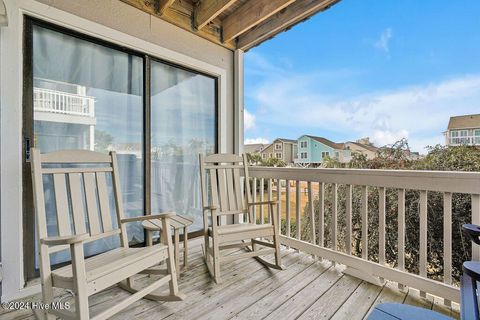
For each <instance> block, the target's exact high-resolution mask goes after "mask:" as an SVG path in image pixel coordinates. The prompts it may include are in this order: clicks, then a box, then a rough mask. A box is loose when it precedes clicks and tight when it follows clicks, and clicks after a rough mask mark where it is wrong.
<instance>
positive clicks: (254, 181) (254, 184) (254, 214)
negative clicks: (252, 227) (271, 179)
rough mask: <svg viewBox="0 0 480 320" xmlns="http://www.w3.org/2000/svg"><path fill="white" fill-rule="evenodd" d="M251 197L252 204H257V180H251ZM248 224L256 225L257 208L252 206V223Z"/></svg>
mask: <svg viewBox="0 0 480 320" xmlns="http://www.w3.org/2000/svg"><path fill="white" fill-rule="evenodd" d="M252 197H253V202H254V203H255V202H257V178H253V187H252ZM250 223H257V206H253V221H250Z"/></svg>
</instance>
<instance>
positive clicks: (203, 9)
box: [195, 0, 237, 30]
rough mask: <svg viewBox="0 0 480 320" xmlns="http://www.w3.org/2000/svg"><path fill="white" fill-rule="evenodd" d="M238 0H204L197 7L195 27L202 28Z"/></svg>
mask: <svg viewBox="0 0 480 320" xmlns="http://www.w3.org/2000/svg"><path fill="white" fill-rule="evenodd" d="M236 1H237V0H202V1H201V2H200V4H199V5H198V7H197V8H196V9H195V27H196V28H197V29H199V30H200V29H202V28H203V27H205V26H206V25H207V24H208V23H209V22H210V21H212V20H213V19H215V18H216V17H217V16H218V15H219V14H220V13H222V12H223V11H225V10H226V9H227V8H229V7H230V6H231V5H232V4H234V3H235V2H236Z"/></svg>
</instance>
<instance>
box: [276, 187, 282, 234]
mask: <svg viewBox="0 0 480 320" xmlns="http://www.w3.org/2000/svg"><path fill="white" fill-rule="evenodd" d="M277 201H278V204H277V223H278V233H281V232H282V180H281V179H277Z"/></svg>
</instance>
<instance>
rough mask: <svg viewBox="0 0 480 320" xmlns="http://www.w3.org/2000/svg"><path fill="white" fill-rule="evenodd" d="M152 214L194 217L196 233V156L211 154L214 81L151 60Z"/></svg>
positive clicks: (198, 224) (198, 225) (199, 212)
mask: <svg viewBox="0 0 480 320" xmlns="http://www.w3.org/2000/svg"><path fill="white" fill-rule="evenodd" d="M150 90H151V123H150V126H151V181H152V182H151V183H152V190H151V203H152V213H158V212H164V211H174V212H176V213H177V214H184V215H189V216H191V217H193V218H194V225H193V226H192V227H191V230H190V231H194V230H200V229H201V228H203V224H202V210H201V199H200V184H199V178H200V176H199V169H198V155H199V153H203V154H211V153H214V152H215V150H216V144H217V141H216V138H217V132H216V79H214V78H211V77H208V76H205V75H202V74H198V73H194V72H191V71H187V70H184V69H181V68H178V67H175V66H171V65H168V64H164V63H161V62H156V61H152V62H151V89H150Z"/></svg>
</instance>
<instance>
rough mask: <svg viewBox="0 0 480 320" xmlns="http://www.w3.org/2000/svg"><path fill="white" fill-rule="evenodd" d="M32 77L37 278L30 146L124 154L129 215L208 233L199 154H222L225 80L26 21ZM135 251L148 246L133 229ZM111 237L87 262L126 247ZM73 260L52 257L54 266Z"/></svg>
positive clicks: (28, 243) (31, 251)
mask: <svg viewBox="0 0 480 320" xmlns="http://www.w3.org/2000/svg"><path fill="white" fill-rule="evenodd" d="M25 30H26V32H25V44H26V46H25V48H26V50H25V66H24V79H25V83H26V87H25V90H24V139H25V156H24V158H25V165H24V199H25V200H24V201H25V206H24V207H25V213H24V222H25V223H24V225H25V235H26V236H25V252H24V253H25V257H26V271H27V272H26V274H27V277H28V278H32V277H34V276H35V275H36V271H35V270H36V269H37V262H36V261H35V260H36V259H35V258H34V257H36V254H35V252H36V251H37V250H36V249H35V248H36V241H35V236H34V232H35V231H34V225H35V221H34V212H33V205H32V199H31V197H32V191H31V182H30V181H31V177H30V168H29V162H28V160H29V159H28V147H30V146H34V147H36V148H39V149H40V151H41V152H42V153H46V152H52V151H58V150H69V149H85V150H92V151H97V152H103V153H108V152H110V151H112V150H114V151H116V152H117V155H118V156H117V157H118V161H119V168H120V174H121V177H120V178H121V187H122V192H123V202H124V209H125V214H126V215H127V216H138V215H145V214H150V213H153V214H155V213H159V212H164V211H175V212H177V213H178V214H185V215H189V216H191V217H193V218H194V220H195V223H194V225H193V226H192V228H191V230H190V231H196V230H200V229H201V228H202V227H203V226H202V219H201V216H202V211H201V201H200V186H199V170H198V154H199V153H203V154H209V153H213V152H215V151H216V145H217V79H216V78H213V77H210V76H207V75H203V74H200V73H198V72H195V71H192V70H186V69H184V68H182V67H179V66H176V65H172V64H168V63H165V62H163V61H160V60H157V59H155V58H153V57H150V56H148V55H145V54H142V53H139V52H135V51H131V50H128V49H125V48H120V47H117V46H115V45H112V44H110V43H106V42H103V41H100V40H98V39H95V38H91V37H88V36H85V35H82V34H79V33H76V32H72V31H70V30H66V29H63V28H59V27H56V26H53V25H50V24H47V23H44V22H41V21H37V20H34V19H26V27H25ZM51 188H52V185H51V184H49V183H48V181H47V183H45V189H46V210H47V212H49V213H50V217H49V219H48V224H49V226H50V227H51V228H50V229H51V231H52V234H51V235H55V234H54V233H55V232H56V218H55V214H54V210H55V199H54V196H53V190H51ZM128 235H129V241H130V243H131V244H132V245H135V244H141V243H143V241H144V232H143V229H142V227H141V225H140V224H129V226H128ZM118 245H119V243H118V241H116V240H114V239H109V238H107V239H104V240H100V241H96V242H93V243H92V244H90V245H88V246H86V248H85V252H86V254H87V255H94V254H98V253H100V252H102V251H105V250H108V249H111V248H112V247H115V246H118ZM69 259H70V257H69V255H68V252H60V253H57V254H55V255H52V263H54V264H55V263H63V262H66V261H68V260H69Z"/></svg>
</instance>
